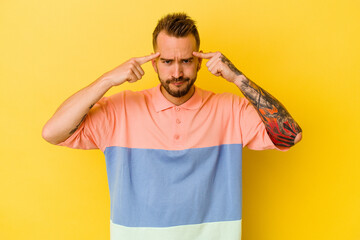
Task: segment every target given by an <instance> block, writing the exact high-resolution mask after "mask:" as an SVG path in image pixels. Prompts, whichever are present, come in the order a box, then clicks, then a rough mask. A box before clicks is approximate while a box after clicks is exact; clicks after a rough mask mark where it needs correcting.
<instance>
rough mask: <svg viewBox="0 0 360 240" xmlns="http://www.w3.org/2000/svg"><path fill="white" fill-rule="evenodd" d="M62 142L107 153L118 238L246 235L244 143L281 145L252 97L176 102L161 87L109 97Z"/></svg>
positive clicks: (202, 239)
mask: <svg viewBox="0 0 360 240" xmlns="http://www.w3.org/2000/svg"><path fill="white" fill-rule="evenodd" d="M59 145H61V146H67V147H71V148H79V149H100V150H101V151H102V152H103V153H104V155H105V160H106V169H107V177H108V184H109V192H110V211H111V213H110V236H111V240H118V239H119V240H120V239H121V240H140V239H141V240H144V239H146V240H215V239H216V240H219V239H226V240H239V239H241V221H242V148H243V147H245V146H246V147H248V148H250V149H254V150H264V149H277V147H275V146H274V144H273V143H272V141H271V140H270V138H269V136H268V135H267V132H266V129H265V125H264V124H263V123H262V121H261V119H260V117H259V115H258V114H257V112H256V110H255V109H254V108H253V107H252V106H251V104H250V103H249V102H248V100H246V99H245V98H243V97H239V96H237V95H234V94H230V93H222V94H215V93H213V92H210V91H206V90H203V89H200V88H198V87H195V92H194V95H193V96H192V97H191V98H190V99H189V100H188V101H186V102H185V103H183V104H182V105H179V106H176V105H174V104H173V103H171V102H169V101H168V100H167V99H166V98H165V97H164V96H163V94H162V93H161V91H160V84H159V85H158V86H156V87H154V88H151V89H147V90H143V91H139V92H133V91H128V90H127V91H123V92H120V93H117V94H114V95H112V96H109V97H103V98H102V99H101V100H100V101H99V102H98V103H96V104H95V105H94V107H93V109H92V110H91V111H90V112H89V114H88V115H87V117H86V118H85V120H84V121H83V122H82V124H81V125H80V126H79V128H78V129H77V130H76V132H75V133H74V134H73V135H72V136H71V137H69V138H68V139H67V140H66V141H64V142H62V143H60V144H59ZM281 150H287V149H281Z"/></svg>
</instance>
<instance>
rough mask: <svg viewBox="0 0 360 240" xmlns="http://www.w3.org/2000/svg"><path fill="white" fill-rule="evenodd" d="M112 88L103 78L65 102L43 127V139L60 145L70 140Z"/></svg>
mask: <svg viewBox="0 0 360 240" xmlns="http://www.w3.org/2000/svg"><path fill="white" fill-rule="evenodd" d="M111 86H112V85H111V83H110V81H108V80H107V79H106V78H104V77H103V76H101V77H100V78H98V79H97V80H96V81H94V82H93V83H92V84H90V85H89V86H87V87H85V88H83V89H81V90H80V91H78V92H77V93H75V94H74V95H72V96H71V97H69V98H68V99H67V100H65V101H64V102H63V103H62V104H61V105H60V107H59V108H58V109H57V110H56V112H55V113H54V115H53V116H52V117H51V118H50V119H49V121H48V122H47V123H46V124H45V126H44V127H43V131H42V136H43V138H44V139H45V140H46V141H48V142H50V143H52V144H58V143H60V142H63V141H65V140H66V139H67V138H69V137H70V136H71V135H72V134H73V133H74V132H75V131H76V130H77V128H78V127H79V126H80V124H81V123H82V121H83V120H84V119H85V117H86V115H87V114H88V112H89V111H90V109H91V108H92V106H93V105H94V104H95V103H96V102H98V101H99V100H100V99H101V97H102V96H104V94H105V93H106V92H107V91H108V90H109V89H110V88H111Z"/></svg>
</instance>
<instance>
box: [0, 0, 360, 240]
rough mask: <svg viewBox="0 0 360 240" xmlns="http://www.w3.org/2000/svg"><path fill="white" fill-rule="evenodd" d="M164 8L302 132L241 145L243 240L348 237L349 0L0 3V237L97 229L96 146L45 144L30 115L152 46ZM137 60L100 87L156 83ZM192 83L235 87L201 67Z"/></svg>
mask: <svg viewBox="0 0 360 240" xmlns="http://www.w3.org/2000/svg"><path fill="white" fill-rule="evenodd" d="M174 11H176V12H178V11H185V12H187V13H188V14H189V15H190V16H192V17H193V18H194V19H195V20H196V21H197V22H198V28H199V31H200V36H201V49H202V50H204V51H221V52H223V53H224V54H225V55H226V56H227V57H228V58H229V59H230V60H232V62H233V63H234V64H235V65H236V66H237V67H238V68H239V70H241V71H242V72H244V73H245V75H247V76H248V77H249V78H250V79H252V80H253V81H254V82H256V83H257V84H258V85H260V86H261V87H263V88H264V89H266V90H267V91H269V92H270V93H271V94H272V95H274V96H275V97H277V98H278V99H279V100H280V101H281V102H282V103H283V104H284V105H285V106H286V108H287V109H288V110H289V112H290V113H291V114H292V116H293V117H294V118H295V119H296V120H297V122H298V123H299V124H300V125H301V127H302V129H303V131H304V134H303V136H304V137H303V140H302V141H301V142H300V143H299V144H298V145H297V146H295V147H294V148H293V149H291V150H290V151H288V152H285V153H283V152H277V151H275V150H269V151H261V152H257V151H249V150H246V151H245V153H244V161H243V181H244V186H243V187H244V188H243V239H244V240H289V239H294V240H297V239H316V240H317V239H327V240H333V239H334V240H335V239H336V240H337V239H341V240H358V239H360V191H359V190H360V176H359V172H360V164H359V162H360V160H359V159H360V158H359V146H358V144H359V136H360V135H359V134H360V132H359V123H360V122H359V118H360V114H359V112H360V108H359V103H360V101H359V100H360V99H359V95H360V94H359V89H360V84H359V76H360V67H359V63H360V61H359V60H360V59H359V56H360V47H359V46H360V44H359V43H360V34H359V32H360V27H359V26H360V17H359V15H360V14H359V12H360V4H359V1H357V0H353V1H352V0H342V1H339V0H338V1H334V0H327V1H325V0H323V1H320V0H317V1H314V0H281V1H280V0H277V1H268V0H247V1H245V0H238V1H235V0H233V1H226V0H222V1H218V0H217V1H209V0H207V1H205V0H202V1H196V0H182V1H157V2H153V1H126V2H125V1H114V0H112V1H111V0H105V1H104V0H87V1H85V0H81V1H80V0H63V1H48V0H33V1H26V0H12V1H1V2H0V30H1V32H0V34H1V36H0V81H1V88H0V91H1V92H0V102H1V118H0V121H1V122H0V123H1V124H0V126H1V129H0V133H1V138H0V139H1V140H0V146H1V151H0V159H1V162H0V194H1V197H0V239H109V219H110V208H109V207H110V199H109V191H108V185H107V176H106V169H105V161H104V156H103V154H102V152H101V151H99V150H92V151H83V150H73V149H68V148H64V147H57V146H53V145H50V144H48V143H47V142H45V141H44V140H43V139H42V138H41V130H42V126H43V125H44V124H45V122H46V121H47V120H48V118H50V117H51V115H52V114H53V113H54V112H55V110H56V108H57V107H58V106H59V105H60V104H61V103H62V102H63V101H64V100H65V99H66V98H67V97H69V96H70V95H71V94H73V93H74V92H76V91H78V90H79V89H81V88H83V87H85V86H87V85H88V84H90V83H91V82H92V81H94V80H95V79H96V78H98V77H99V76H101V75H102V74H103V73H104V72H106V71H109V70H111V69H113V68H114V67H116V66H118V65H120V64H121V63H122V62H124V61H126V60H127V59H129V58H131V57H138V56H143V55H147V54H149V53H151V52H152V45H151V40H152V39H151V34H152V31H153V29H154V27H155V25H156V23H157V20H158V19H159V18H160V17H162V16H163V15H164V14H166V13H169V12H174ZM144 70H145V72H146V74H145V76H144V78H143V79H142V80H141V81H139V82H137V83H135V84H129V83H126V84H124V85H122V86H120V87H117V88H114V89H112V90H110V91H109V92H108V94H107V95H109V94H113V93H115V92H118V91H121V90H124V89H133V90H140V89H144V88H148V87H152V86H155V85H156V84H157V83H158V80H157V76H156V75H155V73H154V71H153V69H152V67H151V64H150V63H147V64H145V65H144ZM197 85H198V86H200V87H202V88H204V89H209V90H213V91H215V92H224V91H228V92H233V93H236V94H240V92H239V90H238V89H237V88H236V87H235V86H232V85H231V84H230V83H227V82H226V81H225V80H224V79H221V78H217V77H215V76H212V75H211V74H210V73H209V72H208V71H207V70H206V67H205V65H203V68H202V70H201V71H200V73H199V78H198V81H197Z"/></svg>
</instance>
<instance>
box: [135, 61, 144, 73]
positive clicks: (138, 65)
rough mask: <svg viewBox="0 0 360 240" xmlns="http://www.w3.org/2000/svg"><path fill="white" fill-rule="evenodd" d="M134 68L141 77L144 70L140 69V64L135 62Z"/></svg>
mask: <svg viewBox="0 0 360 240" xmlns="http://www.w3.org/2000/svg"><path fill="white" fill-rule="evenodd" d="M134 66H135V67H136V69H137V70H138V71H139V73H140V74H141V76H144V74H145V72H144V70H143V69H142V68H141V66H140V64H138V63H137V62H136V61H135V63H134Z"/></svg>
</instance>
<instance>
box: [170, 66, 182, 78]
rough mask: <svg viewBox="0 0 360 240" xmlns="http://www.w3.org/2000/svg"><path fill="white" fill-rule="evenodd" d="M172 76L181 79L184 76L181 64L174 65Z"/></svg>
mask: <svg viewBox="0 0 360 240" xmlns="http://www.w3.org/2000/svg"><path fill="white" fill-rule="evenodd" d="M172 75H173V77H174V78H179V77H182V76H183V75H184V73H183V69H182V66H181V64H179V63H175V64H174V72H173V74H172Z"/></svg>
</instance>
